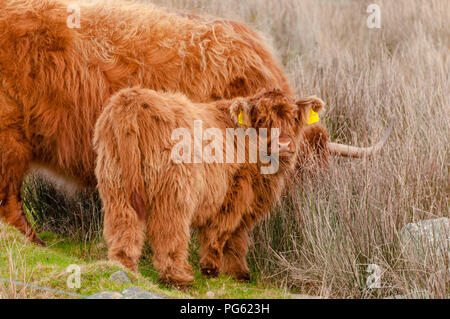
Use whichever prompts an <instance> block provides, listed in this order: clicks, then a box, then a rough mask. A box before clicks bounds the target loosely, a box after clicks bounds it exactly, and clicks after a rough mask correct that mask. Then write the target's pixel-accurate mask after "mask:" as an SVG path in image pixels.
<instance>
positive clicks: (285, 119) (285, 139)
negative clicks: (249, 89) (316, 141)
mask: <svg viewBox="0 0 450 319" xmlns="http://www.w3.org/2000/svg"><path fill="white" fill-rule="evenodd" d="M323 104H324V103H323V101H322V100H320V99H319V98H317V97H315V96H309V97H307V98H302V99H299V100H297V101H295V100H294V99H293V98H292V97H291V96H290V95H288V94H285V93H284V92H283V91H281V90H278V89H274V90H270V91H262V92H260V93H258V94H256V95H255V96H253V97H249V98H239V99H236V100H235V101H234V103H233V104H232V105H231V109H230V112H231V117H232V119H233V121H234V122H235V124H236V125H237V126H240V127H242V128H244V129H248V128H251V127H252V128H255V129H261V128H266V129H267V139H268V140H267V144H268V147H269V149H271V150H272V152H276V153H277V154H278V156H279V157H280V160H281V161H290V162H292V161H295V156H296V154H297V152H298V149H299V142H300V139H301V136H302V134H301V133H302V130H303V128H304V127H306V126H307V125H308V124H307V123H308V121H309V115H310V110H313V111H315V112H318V111H319V110H320V109H322V107H323ZM273 128H277V129H278V133H279V135H278V136H272V130H271V129H273Z"/></svg>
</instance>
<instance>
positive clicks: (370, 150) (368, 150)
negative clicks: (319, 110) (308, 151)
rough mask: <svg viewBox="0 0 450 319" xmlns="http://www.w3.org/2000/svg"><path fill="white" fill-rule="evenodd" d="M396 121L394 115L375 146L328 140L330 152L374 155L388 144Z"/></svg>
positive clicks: (335, 153)
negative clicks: (351, 144) (358, 145)
mask: <svg viewBox="0 0 450 319" xmlns="http://www.w3.org/2000/svg"><path fill="white" fill-rule="evenodd" d="M394 123H395V117H393V118H392V119H391V123H390V124H389V127H388V129H387V130H386V133H384V136H383V138H382V139H381V141H379V142H378V143H377V144H375V145H374V146H371V147H355V146H350V145H345V144H339V143H332V142H328V150H329V151H330V154H333V155H340V156H345V157H354V158H361V157H368V156H372V155H373V154H375V153H376V152H378V151H379V150H380V149H381V148H382V147H383V146H384V145H385V144H386V142H387V140H388V138H389V135H391V133H392V128H393V127H394Z"/></svg>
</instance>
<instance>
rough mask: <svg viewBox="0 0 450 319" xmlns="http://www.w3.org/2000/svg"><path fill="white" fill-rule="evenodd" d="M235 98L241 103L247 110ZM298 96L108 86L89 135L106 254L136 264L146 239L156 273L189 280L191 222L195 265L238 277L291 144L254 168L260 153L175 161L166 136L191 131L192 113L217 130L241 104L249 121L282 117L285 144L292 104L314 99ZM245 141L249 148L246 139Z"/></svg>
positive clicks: (294, 122)
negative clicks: (205, 97) (226, 97)
mask: <svg viewBox="0 0 450 319" xmlns="http://www.w3.org/2000/svg"><path fill="white" fill-rule="evenodd" d="M240 103H241V104H242V105H244V106H245V105H247V103H248V105H250V107H249V108H248V109H247V111H246V110H245V107H242V106H241V104H240ZM298 103H300V104H299V105H300V106H297V104H295V103H294V102H293V101H291V97H289V96H288V95H286V94H284V93H282V92H281V91H276V90H275V91H269V92H263V93H260V94H259V95H256V96H255V97H253V98H250V99H249V100H248V102H247V100H243V99H236V100H231V101H218V102H214V103H208V104H195V103H193V102H191V101H189V100H188V99H187V98H186V97H185V96H183V95H180V94H168V93H157V92H155V91H152V90H147V89H140V88H132V89H124V90H121V91H119V92H118V93H117V94H115V95H114V96H113V97H112V98H111V100H110V101H109V103H108V105H107V106H106V108H105V109H104V111H103V113H102V114H101V116H100V117H99V120H98V122H97V125H96V130H95V138H94V144H95V148H96V151H97V154H98V157H97V167H96V176H97V180H98V188H99V191H100V195H101V198H102V201H103V205H104V211H105V223H104V227H105V228H104V235H105V238H106V241H107V244H108V248H109V257H110V258H111V259H113V260H118V261H119V262H121V263H122V264H124V265H125V266H127V267H129V268H131V269H133V270H136V269H137V262H138V260H139V257H140V255H141V249H142V245H143V243H144V240H145V238H146V237H147V238H148V240H149V242H150V245H151V247H152V249H153V256H154V257H153V263H154V266H155V268H156V269H157V270H158V271H159V272H160V275H161V278H162V279H163V280H164V281H167V282H171V283H176V284H186V283H189V282H191V281H192V280H193V277H192V271H191V267H190V266H189V264H188V262H187V254H188V243H189V237H190V230H191V229H192V228H196V229H198V230H199V239H200V244H201V249H200V266H201V268H202V271H203V273H204V274H206V275H208V276H215V275H217V274H218V273H219V272H225V273H229V274H232V275H234V276H236V277H237V278H238V279H247V278H248V266H247V263H246V253H247V250H248V232H249V230H251V229H252V228H253V226H254V224H255V223H256V222H257V221H258V220H260V219H261V218H262V217H263V216H264V215H265V214H266V213H268V212H269V210H270V209H271V208H272V207H273V206H274V205H275V204H276V203H277V202H278V201H279V198H280V194H281V192H282V190H283V185H284V182H285V179H286V177H287V176H289V174H292V170H293V168H294V166H295V156H296V152H297V148H293V151H292V152H291V153H290V154H289V156H288V158H287V159H285V158H280V166H279V169H278V171H275V172H274V173H273V174H267V175H263V174H261V171H260V168H261V167H260V166H261V163H260V161H259V160H258V161H257V163H251V162H249V160H248V159H249V157H247V158H246V159H245V161H244V162H243V163H236V162H232V163H204V162H202V163H179V162H174V160H173V156H172V150H173V147H174V144H175V143H176V142H175V141H174V140H173V139H172V136H173V135H172V134H173V132H174V131H175V130H176V129H179V128H185V129H187V130H188V131H189V132H190V133H191V135H192V136H194V121H195V120H201V121H202V123H203V129H208V128H216V129H218V130H219V131H221V132H222V133H223V136H225V135H226V129H227V128H235V127H236V126H237V125H238V123H237V122H238V121H237V120H236V119H237V117H239V116H238V111H239V110H240V111H241V112H244V113H243V115H242V116H244V117H246V118H252V117H255V118H256V119H254V120H253V119H252V120H250V119H248V122H247V123H246V124H245V127H247V128H248V127H258V126H255V124H254V123H259V124H256V125H259V126H260V127H261V125H262V127H267V128H269V127H270V128H272V127H278V126H281V125H283V130H284V131H286V132H287V133H282V134H284V136H286V139H287V144H289V143H290V142H292V143H294V142H293V141H298V140H299V139H300V135H301V132H302V129H303V127H304V117H305V116H306V115H305V114H306V111H304V112H303V111H301V112H300V111H298V110H299V109H301V108H305V105H312V104H314V103H315V105H318V106H319V107H318V108H320V107H321V105H322V104H321V103H322V102H321V101H320V100H318V99H309V100H308V99H306V100H302V102H298ZM302 103H303V104H302ZM241 107H242V108H244V110H243V109H242V108H241ZM239 108H241V109H239ZM300 113H301V114H303V115H301V116H300V115H297V114H300ZM257 119H259V120H257ZM236 147H237V143H236V141H235V140H233V142H232V148H233V149H234V150H235V151H237V149H236ZM246 147H247V152H248V150H249V147H250V145H248V144H247V146H246ZM225 148H226V147H225V146H224V152H225ZM235 153H236V152H235Z"/></svg>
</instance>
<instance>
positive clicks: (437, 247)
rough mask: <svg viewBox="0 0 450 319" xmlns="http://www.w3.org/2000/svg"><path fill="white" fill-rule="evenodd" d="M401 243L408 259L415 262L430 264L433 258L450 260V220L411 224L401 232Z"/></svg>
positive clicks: (441, 219) (431, 220) (443, 218)
mask: <svg viewBox="0 0 450 319" xmlns="http://www.w3.org/2000/svg"><path fill="white" fill-rule="evenodd" d="M400 241H401V244H402V247H403V249H404V252H405V253H406V255H407V256H408V258H411V259H412V260H414V261H417V262H421V263H428V262H429V260H430V259H431V258H432V259H435V260H439V261H444V260H445V258H450V219H449V218H446V217H442V218H437V219H428V220H423V221H420V222H417V223H409V224H407V225H406V226H405V227H403V228H402V230H401V231H400ZM445 255H447V257H445Z"/></svg>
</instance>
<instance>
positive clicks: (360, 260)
mask: <svg viewBox="0 0 450 319" xmlns="http://www.w3.org/2000/svg"><path fill="white" fill-rule="evenodd" d="M154 2H155V3H157V4H161V5H165V6H173V7H176V8H183V9H188V10H193V11H194V12H206V13H209V14H214V15H218V16H221V17H227V18H231V19H237V20H240V21H244V22H247V23H249V24H251V25H252V26H253V27H255V28H256V29H258V30H260V31H262V32H263V33H264V34H266V35H267V36H268V37H269V38H271V39H272V40H273V44H274V46H275V48H276V49H277V51H278V53H279V55H280V61H281V62H282V63H283V64H284V65H285V69H286V71H287V72H288V74H289V77H290V79H291V83H292V84H293V85H294V87H295V88H296V90H297V92H298V93H299V95H305V94H317V95H318V96H320V97H321V98H323V99H324V100H325V101H326V103H327V105H328V106H327V112H326V114H325V115H324V116H323V118H324V120H325V123H326V125H327V127H328V128H329V129H330V132H331V136H332V139H333V140H335V141H340V142H345V143H353V144H359V145H368V144H370V143H372V142H373V141H375V140H377V139H378V138H380V137H381V135H382V132H383V130H384V129H385V127H386V125H387V122H388V120H389V118H390V117H391V116H395V117H396V118H397V123H396V126H395V131H394V133H393V135H392V136H391V139H390V141H389V145H388V146H387V147H386V148H385V150H384V152H383V153H382V154H380V155H378V156H376V157H375V158H374V159H373V160H370V161H363V160H362V161H361V160H359V161H354V160H353V161H351V160H343V159H335V160H334V161H333V162H332V164H331V168H330V170H329V172H327V173H326V174H322V175H320V176H313V174H311V173H308V172H305V173H304V174H303V176H302V179H303V183H302V188H301V189H297V190H295V191H294V192H293V195H294V196H291V197H290V200H286V201H285V204H284V205H283V207H282V208H281V209H280V210H279V211H278V213H277V214H276V215H275V216H273V217H272V218H270V219H269V220H267V221H266V222H264V223H263V224H262V225H261V226H260V227H258V229H257V230H256V231H255V234H254V240H255V249H254V253H253V256H252V263H253V266H254V269H255V270H256V271H257V272H261V273H262V274H263V276H262V277H263V279H264V278H266V279H267V280H268V279H271V280H275V281H276V282H278V283H279V284H283V285H287V286H290V287H291V288H296V289H298V290H300V291H301V292H302V293H308V294H319V295H322V296H324V297H344V298H347V297H351V298H368V297H382V296H387V295H392V294H405V295H408V296H411V297H414V296H417V294H418V293H419V292H420V291H423V290H427V291H428V295H429V296H431V297H435V298H444V297H445V298H448V297H449V296H450V284H449V282H450V274H449V272H448V267H449V262H448V260H446V263H445V264H439V263H437V262H436V263H435V264H428V265H421V264H413V263H412V261H410V260H408V259H405V258H403V257H402V255H401V249H400V247H399V245H398V232H399V230H400V229H401V227H403V226H404V225H405V224H407V223H408V222H412V221H417V220H421V219H428V218H435V217H439V216H446V217H448V216H449V191H450V188H449V133H450V131H449V128H450V94H449V93H450V81H449V74H450V60H449V56H450V55H449V43H450V2H449V1H446V0H436V1H431V0H430V1H411V0H403V1H390V0H385V1H381V0H378V1H359V0H353V1H352V0H341V1H333V0H301V1H294V0H292V1H289V0H286V1H278V0H264V1H263V0H248V1H241V0H229V1H206V0H204V1H202V0H187V1H186V0H158V1H154ZM372 2H376V3H377V4H379V5H380V7H381V15H382V28H381V29H369V28H367V26H366V19H367V17H368V14H367V13H366V8H367V6H368V4H369V3H372ZM372 263H373V264H377V265H379V266H380V267H381V268H382V269H383V270H384V272H383V275H382V286H383V288H381V289H372V290H371V289H368V288H367V286H366V278H367V276H368V274H367V273H366V270H367V264H372Z"/></svg>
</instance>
